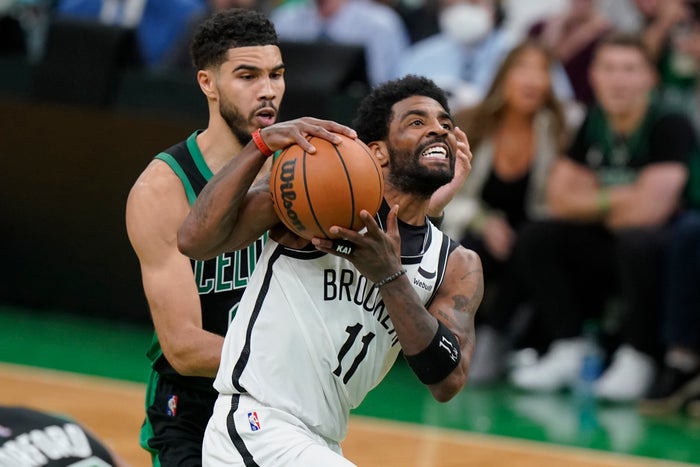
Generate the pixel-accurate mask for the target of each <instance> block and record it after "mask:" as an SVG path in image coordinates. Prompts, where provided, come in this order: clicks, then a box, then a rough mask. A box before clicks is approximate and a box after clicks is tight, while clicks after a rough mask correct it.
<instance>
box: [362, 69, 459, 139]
mask: <svg viewBox="0 0 700 467" xmlns="http://www.w3.org/2000/svg"><path fill="white" fill-rule="evenodd" d="M411 96H424V97H429V98H431V99H435V100H436V101H437V102H439V103H440V105H442V107H443V108H444V109H445V111H446V112H447V113H450V107H449V105H448V103H447V95H446V94H445V91H443V90H442V89H441V88H440V87H439V86H438V85H436V84H435V83H434V82H433V81H432V80H430V79H428V78H425V77H423V76H416V75H407V76H404V77H403V78H399V79H395V80H392V81H387V82H386V83H383V84H380V85H379V86H377V87H376V88H374V89H373V90H372V92H370V93H369V94H368V95H367V96H365V98H364V99H363V100H362V102H361V103H360V106H359V108H358V110H357V114H356V115H355V119H354V120H353V124H352V126H353V128H354V129H355V131H357V135H358V137H359V138H360V140H362V141H363V142H365V143H370V142H372V141H382V140H384V139H386V137H387V135H388V134H389V124H390V123H391V119H392V118H393V113H392V107H393V105H394V104H396V103H397V102H399V101H402V100H404V99H407V98H409V97H411Z"/></svg>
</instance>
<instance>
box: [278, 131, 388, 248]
mask: <svg viewBox="0 0 700 467" xmlns="http://www.w3.org/2000/svg"><path fill="white" fill-rule="evenodd" d="M308 140H309V141H310V142H311V143H312V144H315V146H316V147H317V149H318V151H317V153H315V154H311V153H307V152H306V151H304V150H303V149H302V148H301V147H300V146H299V145H292V146H290V147H288V148H286V149H285V150H284V151H282V152H281V153H280V155H279V157H277V158H276V159H275V165H276V166H277V167H274V168H273V170H272V180H271V183H270V190H271V200H272V201H273V203H274V206H275V210H276V213H277V215H278V216H279V218H280V220H281V221H282V222H283V223H284V224H285V226H286V227H287V228H288V229H290V230H291V231H292V232H295V233H296V234H297V235H299V236H301V237H303V238H307V239H310V238H311V237H312V236H318V237H326V238H330V237H331V235H330V234H329V227H330V226H331V225H340V226H343V227H346V228H350V229H353V230H357V229H358V228H360V227H362V225H361V224H362V223H361V221H360V218H359V212H356V211H358V210H359V209H361V208H362V209H367V210H372V207H373V206H372V205H373V204H374V205H376V209H375V211H376V210H378V209H379V206H381V204H382V200H383V190H384V180H383V177H382V170H381V167H380V165H379V164H378V161H377V160H376V158H375V157H373V155H372V152H371V151H370V150H369V148H367V146H365V145H364V144H363V143H362V142H361V141H359V140H353V139H350V138H346V137H343V140H344V143H345V144H342V145H338V146H336V145H334V144H332V143H330V142H329V141H326V140H324V139H322V138H319V137H309V138H308ZM360 150H361V153H363V154H364V156H363V155H362V154H361V153H360ZM331 151H333V152H334V153H331ZM307 157H308V159H307ZM314 158H316V159H314ZM368 163H371V164H372V168H373V169H374V172H372V169H370V167H368V166H367V164H368ZM295 167H296V168H295ZM341 171H342V172H341ZM353 177H355V180H353ZM295 180H296V182H295ZM341 182H342V183H341ZM295 199H296V202H295V201H294V200H295ZM348 211H349V212H348ZM348 220H349V221H350V222H349V225H348V223H347V222H348Z"/></svg>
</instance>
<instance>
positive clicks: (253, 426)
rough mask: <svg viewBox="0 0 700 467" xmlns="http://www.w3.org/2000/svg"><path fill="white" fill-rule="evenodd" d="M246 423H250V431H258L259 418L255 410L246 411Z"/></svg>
mask: <svg viewBox="0 0 700 467" xmlns="http://www.w3.org/2000/svg"><path fill="white" fill-rule="evenodd" d="M248 423H250V431H258V430H259V429H260V419H259V418H258V413H257V412H248Z"/></svg>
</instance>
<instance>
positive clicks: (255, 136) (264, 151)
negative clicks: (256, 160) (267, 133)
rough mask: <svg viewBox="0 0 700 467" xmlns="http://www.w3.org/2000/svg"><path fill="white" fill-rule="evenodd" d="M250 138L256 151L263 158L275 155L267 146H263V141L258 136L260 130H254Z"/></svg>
mask: <svg viewBox="0 0 700 467" xmlns="http://www.w3.org/2000/svg"><path fill="white" fill-rule="evenodd" d="M251 136H252V137H253V142H254V143H255V146H256V147H257V148H258V151H260V152H261V153H262V155H263V156H265V157H270V156H271V155H273V154H274V153H275V151H273V150H272V149H270V148H269V147H268V145H267V144H265V141H263V139H262V136H261V135H260V128H258V129H257V130H255V131H254V132H253V133H252V135H251Z"/></svg>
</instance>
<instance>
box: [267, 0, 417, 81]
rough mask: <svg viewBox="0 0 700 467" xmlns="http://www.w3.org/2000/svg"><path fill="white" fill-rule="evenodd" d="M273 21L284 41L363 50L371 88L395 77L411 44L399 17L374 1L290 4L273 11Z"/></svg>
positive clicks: (318, 0)
mask: <svg viewBox="0 0 700 467" xmlns="http://www.w3.org/2000/svg"><path fill="white" fill-rule="evenodd" d="M270 19H271V20H272V22H273V23H274V25H275V29H276V30H277V33H278V34H279V37H280V40H281V41H285V40H287V41H305V42H312V41H332V42H337V43H340V44H353V45H362V46H364V47H365V51H366V58H367V74H368V75H369V76H368V78H369V81H370V84H372V85H377V84H379V83H382V82H384V81H386V80H388V79H390V78H392V77H393V76H394V75H395V73H396V66H397V60H398V57H399V56H400V55H401V54H402V53H403V51H404V50H405V49H406V47H408V45H409V43H410V40H409V36H408V32H407V30H406V26H405V25H404V22H403V20H402V19H401V17H400V16H399V14H398V13H397V12H396V11H394V10H393V9H392V8H390V7H388V6H386V5H385V4H381V3H378V2H375V1H374V0H298V1H291V2H287V3H284V4H282V5H280V6H279V7H277V8H275V9H273V10H272V12H271V13H270Z"/></svg>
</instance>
